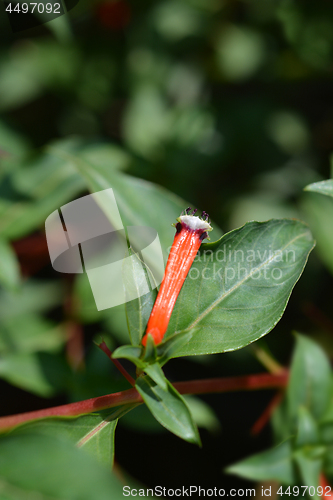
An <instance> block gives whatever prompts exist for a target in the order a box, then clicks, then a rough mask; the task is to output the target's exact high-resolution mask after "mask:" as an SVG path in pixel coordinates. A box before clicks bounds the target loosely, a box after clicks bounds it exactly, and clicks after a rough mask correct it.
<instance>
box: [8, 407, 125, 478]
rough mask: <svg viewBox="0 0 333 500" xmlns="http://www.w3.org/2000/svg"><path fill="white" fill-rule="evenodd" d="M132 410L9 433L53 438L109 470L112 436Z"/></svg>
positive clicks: (63, 419)
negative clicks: (86, 453)
mask: <svg viewBox="0 0 333 500" xmlns="http://www.w3.org/2000/svg"><path fill="white" fill-rule="evenodd" d="M131 409H132V406H129V405H126V406H125V407H120V408H116V409H115V410H113V411H111V410H104V411H102V412H98V413H90V414H89V415H81V416H79V417H55V418H53V417H51V418H45V419H42V420H35V421H32V422H29V423H27V424H24V425H21V426H19V427H17V428H16V429H14V430H13V431H12V433H14V434H22V432H23V433H26V432H30V433H36V434H43V435H48V436H54V437H56V438H59V439H62V440H65V441H70V442H72V443H73V444H75V445H76V446H78V447H79V448H82V449H84V450H86V451H87V452H88V453H90V454H91V455H93V456H94V457H95V458H96V459H97V460H98V461H99V462H101V463H104V464H105V465H107V466H108V467H109V468H110V467H111V466H112V464H113V458H114V434H115V430H116V425H117V422H118V419H119V417H121V416H122V415H124V414H125V413H127V412H128V411H130V410H131Z"/></svg>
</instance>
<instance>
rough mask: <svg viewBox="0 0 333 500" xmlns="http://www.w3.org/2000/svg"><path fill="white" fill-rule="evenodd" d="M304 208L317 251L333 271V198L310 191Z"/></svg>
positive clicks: (303, 205) (304, 201) (304, 200)
mask: <svg viewBox="0 0 333 500" xmlns="http://www.w3.org/2000/svg"><path fill="white" fill-rule="evenodd" d="M302 208H303V210H304V211H305V213H306V216H307V222H308V223H309V224H310V227H311V228H312V231H313V235H314V237H315V239H316V251H317V252H318V254H319V255H320V257H321V259H322V260H323V261H324V263H325V264H326V266H327V267H328V268H329V270H330V271H331V273H333V252H332V248H333V231H329V230H328V228H330V227H331V226H332V221H333V200H332V199H331V197H328V196H319V195H318V194H312V193H309V194H308V195H306V196H305V198H304V199H303V203H302Z"/></svg>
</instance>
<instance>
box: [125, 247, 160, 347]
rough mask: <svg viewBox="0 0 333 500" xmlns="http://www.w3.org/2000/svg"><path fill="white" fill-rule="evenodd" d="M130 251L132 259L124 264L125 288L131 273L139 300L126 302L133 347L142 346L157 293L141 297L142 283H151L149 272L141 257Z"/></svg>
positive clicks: (131, 280) (152, 292) (126, 260)
mask: <svg viewBox="0 0 333 500" xmlns="http://www.w3.org/2000/svg"><path fill="white" fill-rule="evenodd" d="M129 250H130V255H131V256H132V258H131V259H125V260H124V263H123V275H124V286H125V289H126V283H127V280H126V275H127V273H130V276H131V278H130V284H131V287H132V286H133V283H134V284H135V285H136V287H137V294H138V298H136V299H134V300H130V301H128V302H126V304H125V310H126V318H127V324H128V331H129V335H130V338H131V342H132V344H133V345H138V344H140V342H141V339H142V337H143V334H144V332H145V330H146V326H147V322H148V319H149V316H150V313H151V310H152V308H153V305H154V302H155V299H156V295H157V292H156V288H155V289H154V290H151V291H149V292H148V293H147V294H145V295H141V296H140V290H141V289H142V282H143V283H144V284H148V285H149V283H150V281H149V278H148V271H147V269H146V266H145V265H144V263H143V262H142V261H141V259H140V258H139V256H138V255H137V254H134V253H133V252H132V251H131V249H129ZM125 263H126V264H125ZM124 265H126V266H130V269H128V268H126V270H125V269H124ZM149 288H150V287H149Z"/></svg>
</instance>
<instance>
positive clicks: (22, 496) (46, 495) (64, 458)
mask: <svg viewBox="0 0 333 500" xmlns="http://www.w3.org/2000/svg"><path fill="white" fill-rule="evenodd" d="M0 485H1V495H2V498H4V499H6V500H27V499H28V498H29V499H30V498H35V497H38V499H39V500H50V499H51V498H52V500H53V499H57V500H77V499H78V498H80V500H91V499H92V498H96V491H98V500H110V498H112V500H120V499H122V498H123V493H122V486H121V485H120V483H118V480H117V479H116V478H115V476H113V475H112V474H110V471H109V470H107V468H106V467H103V466H101V465H100V464H99V463H98V462H96V460H94V459H93V458H92V457H90V456H89V455H88V454H87V453H83V452H82V451H81V450H79V449H77V448H76V447H75V446H73V444H72V443H70V442H67V441H64V440H63V439H59V438H55V437H53V436H52V437H51V436H46V435H38V434H36V435H35V434H30V433H26V434H23V433H22V434H20V435H9V436H5V437H3V438H2V439H1V441H0Z"/></svg>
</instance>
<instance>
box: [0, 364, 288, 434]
mask: <svg viewBox="0 0 333 500" xmlns="http://www.w3.org/2000/svg"><path fill="white" fill-rule="evenodd" d="M287 382H288V371H287V370H285V371H284V372H283V373H280V374H271V373H260V374H256V375H245V376H241V377H227V378H213V379H207V380H191V381H189V382H176V383H175V384H174V386H175V388H176V389H177V391H179V392H180V393H181V394H208V393H212V392H230V391H241V390H252V391H253V390H258V389H276V388H282V387H285V386H286V385H287ZM137 403H142V398H141V396H140V395H139V393H138V392H137V390H136V389H134V388H133V389H128V390H127V391H122V392H116V393H114V394H108V395H107V396H100V397H98V398H91V399H86V400H84V401H79V402H77V403H70V404H67V405H62V406H54V407H53V408H46V409H44V410H37V411H31V412H27V413H20V414H18V415H10V416H8V417H1V418H0V429H2V430H8V429H11V428H12V427H15V426H16V425H19V424H22V423H24V422H28V421H30V420H35V419H39V418H46V417H60V416H67V417H69V416H78V415H82V414H85V413H92V412H96V411H99V410H104V409H106V408H113V407H115V406H120V405H124V404H137Z"/></svg>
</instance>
